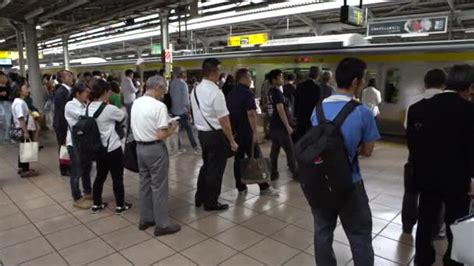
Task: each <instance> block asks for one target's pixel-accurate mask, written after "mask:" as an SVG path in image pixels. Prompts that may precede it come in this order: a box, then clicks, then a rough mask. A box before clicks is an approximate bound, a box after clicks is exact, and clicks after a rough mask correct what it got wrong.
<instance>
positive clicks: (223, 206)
mask: <svg viewBox="0 0 474 266" xmlns="http://www.w3.org/2000/svg"><path fill="white" fill-rule="evenodd" d="M228 208H229V205H228V204H221V203H219V202H218V203H217V204H216V205H212V206H204V210H205V211H208V212H211V211H223V210H227V209H228Z"/></svg>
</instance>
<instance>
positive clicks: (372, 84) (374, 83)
mask: <svg viewBox="0 0 474 266" xmlns="http://www.w3.org/2000/svg"><path fill="white" fill-rule="evenodd" d="M367 86H368V87H374V88H375V87H377V82H376V81H375V78H370V79H369V82H368V84H367Z"/></svg>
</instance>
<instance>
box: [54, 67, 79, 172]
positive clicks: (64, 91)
mask: <svg viewBox="0 0 474 266" xmlns="http://www.w3.org/2000/svg"><path fill="white" fill-rule="evenodd" d="M58 78H59V82H60V85H59V86H58V88H57V89H56V91H55V92H54V97H53V101H54V120H53V127H54V131H55V132H56V140H57V142H58V145H59V148H61V145H64V144H65V143H66V135H67V127H68V124H67V121H66V118H65V117H64V108H65V106H66V103H67V102H68V100H69V95H70V91H71V87H72V86H73V85H74V74H73V73H72V72H70V71H67V70H62V71H60V72H59V73H58ZM59 170H60V171H61V175H62V176H69V172H70V166H69V165H66V164H61V163H60V164H59Z"/></svg>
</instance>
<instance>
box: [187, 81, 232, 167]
mask: <svg viewBox="0 0 474 266" xmlns="http://www.w3.org/2000/svg"><path fill="white" fill-rule="evenodd" d="M196 89H197V87H196V88H194V91H193V92H194V93H193V94H194V99H195V100H196V104H197V106H198V109H199V112H200V113H201V116H202V118H203V119H204V121H206V123H207V125H208V126H209V128H210V129H211V130H212V131H217V130H216V129H215V128H214V127H213V126H212V125H211V123H209V121H207V119H206V117H205V116H204V113H203V112H202V110H201V105H200V104H199V100H198V97H197V95H196ZM222 136H223V137H224V142H225V143H226V147H225V148H226V156H227V158H230V157H232V156H234V151H232V149H231V147H230V143H229V141H228V140H227V138H226V137H225V135H224V134H222Z"/></svg>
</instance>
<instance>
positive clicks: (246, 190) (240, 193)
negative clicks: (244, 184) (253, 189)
mask: <svg viewBox="0 0 474 266" xmlns="http://www.w3.org/2000/svg"><path fill="white" fill-rule="evenodd" d="M248 191H249V190H248V188H245V189H244V190H239V195H245V194H247V192H248Z"/></svg>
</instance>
